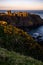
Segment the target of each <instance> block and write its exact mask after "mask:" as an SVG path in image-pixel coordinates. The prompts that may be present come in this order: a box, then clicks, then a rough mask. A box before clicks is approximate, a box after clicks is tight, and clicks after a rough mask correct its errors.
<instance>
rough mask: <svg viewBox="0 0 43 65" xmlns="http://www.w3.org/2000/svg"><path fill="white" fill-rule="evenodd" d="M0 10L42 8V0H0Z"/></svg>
mask: <svg viewBox="0 0 43 65" xmlns="http://www.w3.org/2000/svg"><path fill="white" fill-rule="evenodd" d="M0 10H43V0H0Z"/></svg>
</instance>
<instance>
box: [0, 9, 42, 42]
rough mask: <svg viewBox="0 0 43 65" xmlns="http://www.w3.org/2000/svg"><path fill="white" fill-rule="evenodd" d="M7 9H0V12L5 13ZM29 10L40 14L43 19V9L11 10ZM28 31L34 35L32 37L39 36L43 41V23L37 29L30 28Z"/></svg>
mask: <svg viewBox="0 0 43 65" xmlns="http://www.w3.org/2000/svg"><path fill="white" fill-rule="evenodd" d="M6 11H7V10H0V13H5V12H6ZM18 11H19V12H28V13H31V14H37V15H39V16H40V17H41V18H42V19H43V10H11V12H12V13H13V12H18ZM28 32H29V34H30V35H31V36H32V37H35V38H37V37H38V36H39V39H38V40H39V41H43V25H42V26H39V27H37V28H35V29H31V30H29V29H28Z"/></svg>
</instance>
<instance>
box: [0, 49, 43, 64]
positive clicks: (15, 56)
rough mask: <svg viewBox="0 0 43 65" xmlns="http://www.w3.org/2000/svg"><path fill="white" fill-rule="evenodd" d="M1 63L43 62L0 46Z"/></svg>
mask: <svg viewBox="0 0 43 65" xmlns="http://www.w3.org/2000/svg"><path fill="white" fill-rule="evenodd" d="M0 65H43V62H41V61H38V60H36V59H33V58H31V57H28V56H24V55H20V54H19V53H16V52H13V51H8V50H6V49H4V48H0Z"/></svg>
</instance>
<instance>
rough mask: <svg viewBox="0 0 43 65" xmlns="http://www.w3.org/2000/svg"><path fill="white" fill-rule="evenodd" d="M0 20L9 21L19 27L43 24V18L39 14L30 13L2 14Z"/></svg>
mask: <svg viewBox="0 0 43 65" xmlns="http://www.w3.org/2000/svg"><path fill="white" fill-rule="evenodd" d="M0 20H1V21H2V20H3V21H7V22H8V24H9V23H10V24H13V25H15V26H17V27H26V28H27V27H30V28H31V27H33V28H34V27H36V26H39V25H42V24H43V19H41V17H40V16H39V15H35V14H29V13H28V16H25V17H24V16H18V15H15V16H14V15H11V16H10V15H0Z"/></svg>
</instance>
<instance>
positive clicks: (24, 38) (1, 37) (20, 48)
mask: <svg viewBox="0 0 43 65" xmlns="http://www.w3.org/2000/svg"><path fill="white" fill-rule="evenodd" d="M0 47H1V48H5V49H7V50H9V51H15V52H19V53H20V54H24V55H28V56H32V57H34V58H36V59H39V60H43V50H42V49H43V48H42V47H41V46H40V45H39V44H38V43H37V42H36V41H35V40H34V39H33V38H32V37H31V36H30V35H29V34H27V33H26V32H24V31H23V30H21V29H18V28H16V27H14V26H13V25H7V24H5V23H4V24H3V23H2V22H1V23H0Z"/></svg>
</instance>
